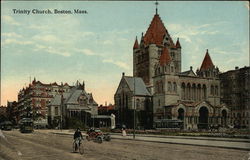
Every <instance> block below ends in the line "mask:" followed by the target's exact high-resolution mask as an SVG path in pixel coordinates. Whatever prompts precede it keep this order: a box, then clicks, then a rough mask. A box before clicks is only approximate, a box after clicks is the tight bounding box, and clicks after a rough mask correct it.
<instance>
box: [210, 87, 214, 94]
mask: <svg viewBox="0 0 250 160" xmlns="http://www.w3.org/2000/svg"><path fill="white" fill-rule="evenodd" d="M210 94H211V95H214V86H213V85H212V86H211V91H210Z"/></svg>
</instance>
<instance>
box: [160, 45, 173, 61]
mask: <svg viewBox="0 0 250 160" xmlns="http://www.w3.org/2000/svg"><path fill="white" fill-rule="evenodd" d="M170 61H171V57H170V55H169V51H168V49H167V48H166V47H164V48H163V50H162V54H161V57H160V65H161V66H163V65H165V64H168V63H169V62H170Z"/></svg>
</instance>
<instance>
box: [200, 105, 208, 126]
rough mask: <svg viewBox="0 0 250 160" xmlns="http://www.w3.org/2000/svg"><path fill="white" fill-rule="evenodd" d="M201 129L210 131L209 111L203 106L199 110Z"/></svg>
mask: <svg viewBox="0 0 250 160" xmlns="http://www.w3.org/2000/svg"><path fill="white" fill-rule="evenodd" d="M198 128H199V129H208V109H207V107H205V106H203V107H201V108H200V110H199V124H198Z"/></svg>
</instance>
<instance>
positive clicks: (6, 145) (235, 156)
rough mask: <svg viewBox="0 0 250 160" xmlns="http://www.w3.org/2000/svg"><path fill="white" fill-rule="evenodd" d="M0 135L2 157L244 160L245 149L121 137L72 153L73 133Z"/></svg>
mask: <svg viewBox="0 0 250 160" xmlns="http://www.w3.org/2000/svg"><path fill="white" fill-rule="evenodd" d="M3 134H4V135H5V138H4V137H3V136H1V135H0V159H1V160H2V159H3V160H12V159H21V160H29V159H30V160H31V159H36V160H50V159H51V160H69V159H76V160H78V159H84V160H247V159H248V156H249V155H248V154H249V152H248V151H243V150H235V149H224V148H213V147H201V146H192V145H180V144H167V143H154V142H144V141H133V140H123V139H112V140H111V142H104V143H102V144H97V143H94V142H92V141H90V142H88V141H84V143H83V144H84V148H85V153H84V155H80V154H79V153H72V152H71V150H72V136H71V135H70V134H69V135H58V134H52V133H49V132H46V131H35V132H34V133H31V134H21V133H20V132H18V131H17V130H14V131H4V132H3Z"/></svg>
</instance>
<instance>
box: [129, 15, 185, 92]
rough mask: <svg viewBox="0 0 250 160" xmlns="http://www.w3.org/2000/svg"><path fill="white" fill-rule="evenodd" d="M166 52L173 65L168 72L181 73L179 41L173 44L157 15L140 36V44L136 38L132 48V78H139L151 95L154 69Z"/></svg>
mask: <svg viewBox="0 0 250 160" xmlns="http://www.w3.org/2000/svg"><path fill="white" fill-rule="evenodd" d="M164 51H165V52H168V53H169V54H170V58H171V60H172V62H173V64H172V65H171V67H170V70H171V71H172V72H174V73H180V72H181V45H180V42H179V39H178V40H177V42H176V43H174V42H173V40H172V38H171V36H170V35H169V33H168V31H167V29H166V28H165V26H164V24H163V22H162V20H161V18H160V16H159V14H158V13H157V11H156V14H155V15H154V17H153V20H152V21H151V24H150V25H149V28H148V30H147V32H146V34H145V35H143V33H142V35H141V40H140V43H138V40H137V37H136V39H135V43H134V47H133V59H134V61H133V76H134V77H141V78H142V79H143V81H144V82H145V84H146V86H147V88H148V90H149V91H150V93H151V94H153V93H154V91H153V76H154V74H155V67H156V65H158V64H159V61H160V59H161V57H163V56H164V55H163V53H164Z"/></svg>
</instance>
